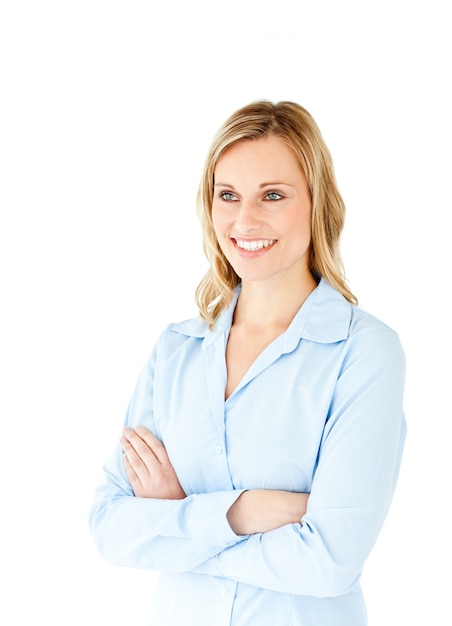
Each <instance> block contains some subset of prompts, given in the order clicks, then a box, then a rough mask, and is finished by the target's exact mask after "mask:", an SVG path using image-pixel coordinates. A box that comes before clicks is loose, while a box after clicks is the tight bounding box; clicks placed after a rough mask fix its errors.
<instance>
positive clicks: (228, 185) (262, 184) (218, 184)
mask: <svg viewBox="0 0 452 626" xmlns="http://www.w3.org/2000/svg"><path fill="white" fill-rule="evenodd" d="M278 185H285V186H286V187H294V185H291V184H290V183H283V182H282V181H279V182H268V183H261V184H260V185H259V189H263V188H264V187H275V186H278ZM213 186H214V187H228V188H229V189H234V185H230V184H228V183H221V182H214V184H213Z"/></svg>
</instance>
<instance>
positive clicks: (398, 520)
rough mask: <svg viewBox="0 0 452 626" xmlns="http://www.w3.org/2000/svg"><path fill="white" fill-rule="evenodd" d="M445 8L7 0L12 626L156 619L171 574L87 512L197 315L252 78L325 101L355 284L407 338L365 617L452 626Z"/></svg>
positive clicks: (2, 440)
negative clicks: (226, 141)
mask: <svg viewBox="0 0 452 626" xmlns="http://www.w3.org/2000/svg"><path fill="white" fill-rule="evenodd" d="M446 4H447V3H446V2H441V1H439V0H431V1H429V2H419V1H416V0H412V1H411V2H408V1H407V2H401V1H400V0H381V1H380V2H378V3H377V2H372V3H371V2H365V1H362V0H355V1H352V0H343V1H342V2H333V1H331V2H324V1H322V0H320V1H319V2H309V3H308V2H303V1H302V0H298V1H295V0H279V1H278V2H274V1H273V0H272V1H271V2H270V1H269V0H259V1H257V0H256V1H254V0H250V1H247V0H241V1H240V2H239V1H238V0H228V1H227V2H226V1H224V2H221V3H220V2H218V3H217V2H212V1H210V2H209V1H207V0H205V1H202V0H192V1H191V2H183V1H180V0H179V1H177V0H175V1H174V2H171V3H163V2H161V3H156V2H155V3H154V2H147V1H146V2H145V1H133V0H131V1H130V2H127V1H126V0H122V1H121V0H110V1H109V0H103V1H102V0H73V1H71V0H54V1H53V2H52V1H51V0H37V1H36V0H33V1H32V0H29V1H22V0H14V1H13V0H11V1H8V0H0V91H1V94H0V216H1V217H0V219H1V222H0V281H1V291H0V297H1V306H0V392H1V395H0V410H1V427H2V428H1V436H0V480H1V501H2V505H1V510H2V513H1V516H0V525H1V533H0V541H1V556H0V558H1V564H2V571H3V581H4V582H3V584H2V590H1V599H0V623H1V624H2V626H29V625H30V624H32V625H33V626H41V625H45V626H52V625H57V624H58V625H61V624H63V625H64V626H75V625H79V624H93V625H94V624H96V625H97V624H111V625H119V624H124V623H128V624H134V625H136V626H140V625H147V624H149V617H148V615H149V604H150V595H151V590H152V586H153V582H154V580H155V578H154V576H155V575H154V574H153V573H150V572H145V571H134V570H130V569H121V568H115V567H113V566H110V565H108V564H106V563H105V562H103V561H102V560H101V558H100V557H99V556H98V554H97V552H96V551H95V549H94V546H93V544H92V541H91V537H90V535H89V533H88V527H87V514H88V510H89V507H90V503H91V499H92V497H93V493H94V489H95V487H96V483H97V481H98V479H99V477H100V470H101V466H102V464H103V462H104V460H105V458H106V456H107V455H108V454H109V452H110V450H111V449H112V446H113V444H114V442H115V440H116V438H117V436H118V434H119V431H120V427H121V424H122V420H123V415H124V412H125V409H126V406H127V403H128V400H129V396H130V394H131V392H132V390H133V386H134V384H135V380H136V378H137V375H138V373H139V371H140V369H141V367H142V365H143V363H144V361H145V359H146V358H147V356H148V353H149V351H150V349H151V347H152V344H153V342H154V340H155V339H156V337H157V335H158V334H159V333H160V331H161V330H162V328H163V327H164V326H165V325H166V324H167V323H169V322H170V321H176V320H180V319H183V318H185V317H189V316H192V315H194V314H195V313H196V310H195V305H194V299H193V293H194V289H195V287H196V285H197V283H198V281H199V279H200V278H201V275H202V274H203V272H204V271H205V267H206V265H205V261H204V258H203V255H202V251H201V243H200V242H201V240H200V233H199V228H198V222H197V219H196V216H195V195H196V188H197V184H198V179H199V176H200V173H201V168H202V164H203V160H204V157H205V153H206V150H207V147H208V144H209V142H210V140H211V137H212V135H213V133H214V132H215V131H216V129H217V128H218V126H219V125H220V124H221V123H222V122H223V121H224V119H225V118H226V116H228V115H229V114H230V113H231V112H232V111H234V110H235V109H237V108H238V107H240V106H242V105H244V104H247V103H248V102H250V101H251V100H254V99H258V98H268V99H271V100H280V99H290V100H295V101H297V102H299V103H300V104H302V105H303V106H305V107H306V108H307V109H308V110H309V111H310V112H311V113H312V114H313V116H314V117H315V119H316V120H317V122H318V124H319V126H320V128H321V130H322V132H323V135H324V137H325V139H326V142H327V144H328V146H329V148H330V150H331V152H332V154H333V158H334V161H335V166H336V173H337V178H338V182H339V187H340V189H341V192H342V195H343V196H344V199H345V201H346V204H347V207H348V213H347V225H346V229H345V233H344V237H343V256H344V259H345V263H346V268H347V274H348V278H349V282H350V283H351V286H352V288H353V290H354V291H355V293H356V294H357V295H358V297H359V299H360V303H361V305H362V306H363V307H364V308H366V309H368V310H369V311H371V312H372V313H374V314H375V315H377V316H379V317H380V318H381V319H383V320H384V321H385V322H386V323H388V324H389V325H391V326H392V327H394V328H395V329H396V330H397V331H398V332H399V334H400V337H401V339H402V342H403V345H404V347H405V351H406V355H407V361H408V378H407V389H406V413H407V420H408V426H409V433H408V439H407V445H406V452H405V457H404V461H403V466H402V472H401V476H400V481H399V486H398V489H397V492H396V496H395V499H394V503H393V506H392V509H391V511H390V513H389V516H388V518H387V521H386V525H385V527H384V529H383V532H382V534H381V536H380V538H379V540H378V542H377V544H376V546H375V548H374V551H373V552H372V554H371V557H370V558H369V561H368V563H367V567H366V570H365V574H364V577H363V587H364V591H365V594H366V597H367V604H368V611H369V626H379V625H382V624H384V625H385V626H400V624H410V623H414V622H415V623H427V624H435V626H440V625H443V624H444V625H446V624H450V623H451V621H450V620H451V611H450V601H449V595H450V591H449V587H450V578H449V580H447V577H448V575H449V574H448V571H449V565H450V559H451V556H452V555H451V549H450V548H451V543H450V528H449V527H450V523H449V520H450V516H449V515H448V511H449V510H450V507H449V499H450V496H449V494H450V479H451V476H452V473H451V464H450V453H449V449H450V443H449V442H448V433H450V426H449V424H450V418H451V411H450V403H449V402H448V396H449V390H450V385H451V373H452V372H451V367H450V353H451V349H452V345H451V341H450V306H449V304H448V303H449V300H450V299H449V297H448V291H449V290H450V270H451V264H450V232H449V228H450V226H449V224H450V212H451V208H452V207H451V200H450V198H451V193H450V169H451V158H450V145H451V139H452V137H451V113H450V112H451V110H452V109H451V106H452V102H451V91H450V79H451V74H450V61H451V57H452V54H451V27H450V21H449V20H448V19H447V15H446ZM202 626H204V625H202ZM206 626H207V625H206ZM319 626H321V625H319Z"/></svg>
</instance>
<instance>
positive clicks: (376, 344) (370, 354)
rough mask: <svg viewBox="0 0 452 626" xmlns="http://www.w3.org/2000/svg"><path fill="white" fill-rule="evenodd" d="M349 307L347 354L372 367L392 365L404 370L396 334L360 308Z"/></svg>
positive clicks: (398, 339) (402, 353) (402, 352)
mask: <svg viewBox="0 0 452 626" xmlns="http://www.w3.org/2000/svg"><path fill="white" fill-rule="evenodd" d="M350 306H351V317H350V329H349V336H348V339H347V342H346V343H347V353H348V354H349V356H350V355H352V354H353V355H354V356H355V357H357V358H359V359H360V360H361V361H368V362H369V363H373V365H374V366H376V367H378V366H379V365H380V366H381V365H389V364H392V365H394V366H396V367H401V368H403V369H404V366H405V353H404V350H403V347H402V344H401V342H400V338H399V335H398V333H397V332H396V331H395V330H394V329H393V328H391V327H390V326H388V325H387V324H386V323H385V322H383V321H382V320H380V319H379V318H377V317H376V316H375V315H372V314H371V313H369V312H368V311H366V310H364V309H362V308H361V307H358V306H355V305H350Z"/></svg>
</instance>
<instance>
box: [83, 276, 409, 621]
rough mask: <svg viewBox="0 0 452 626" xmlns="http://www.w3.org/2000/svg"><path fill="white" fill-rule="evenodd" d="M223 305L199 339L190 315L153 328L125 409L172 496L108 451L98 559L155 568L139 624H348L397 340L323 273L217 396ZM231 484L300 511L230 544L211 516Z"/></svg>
mask: <svg viewBox="0 0 452 626" xmlns="http://www.w3.org/2000/svg"><path fill="white" fill-rule="evenodd" d="M237 297H238V290H237V292H236V294H235V299H234V301H233V303H232V304H231V306H230V307H229V309H228V310H227V311H226V312H224V314H223V315H222V316H221V318H220V319H219V321H218V323H217V326H216V328H215V329H214V330H213V331H211V330H209V329H208V328H207V326H206V324H205V323H204V322H203V321H202V320H201V319H193V320H189V321H185V322H182V323H179V324H173V325H170V326H169V327H168V328H167V329H166V330H165V331H164V332H163V333H162V335H161V336H160V339H159V340H158V342H157V344H156V346H155V348H154V350H153V352H152V354H151V356H150V358H149V361H148V362H147V364H146V366H145V368H144V370H143V372H142V373H141V376H140V378H139V380H138V383H137V386H136V389H135V392H134V394H133V396H132V399H131V402H130V405H129V408H128V411H127V416H126V424H127V425H129V426H131V427H134V426H137V425H138V424H143V425H145V426H147V427H148V428H150V429H151V430H152V431H153V432H154V433H155V434H156V435H157V437H159V438H160V439H161V440H162V441H163V443H164V444H165V446H166V449H167V451H168V454H169V457H170V459H171V461H172V463H173V465H174V468H175V470H176V473H177V475H178V477H179V480H180V482H181V484H182V487H183V488H184V490H185V493H186V494H187V498H185V499H184V500H178V501H171V500H158V499H145V498H137V497H134V495H133V491H132V489H131V486H130V484H129V482H128V480H127V477H126V475H125V472H124V469H123V464H122V452H121V449H120V447H119V445H118V447H117V448H116V450H115V451H114V454H113V455H112V457H111V458H110V459H109V460H108V462H107V463H106V465H105V467H104V473H103V478H102V481H101V483H100V485H99V487H98V490H97V492H96V495H95V500H94V503H93V507H92V510H91V513H90V525H91V530H92V534H93V537H94V539H95V542H96V544H97V547H98V549H99V551H100V553H101V554H102V556H103V557H104V558H105V559H107V560H108V561H110V562H111V563H115V564H117V565H123V566H129V567H139V568H147V569H150V570H159V571H160V572H161V574H160V577H159V580H158V582H157V587H156V589H155V593H154V600H153V607H154V613H155V614H154V617H153V621H152V624H153V625H154V626H169V625H171V626H180V625H181V624H184V626H200V625H202V626H275V624H281V625H284V626H289V625H294V626H295V625H296V626H342V625H343V626H363V625H365V624H366V621H367V620H366V610H365V605H364V601H363V598H362V594H361V590H360V586H359V579H360V574H361V571H362V568H363V565H364V562H365V559H366V558H367V556H368V554H369V552H370V550H371V549H372V546H373V545H374V542H375V540H376V538H377V535H378V533H379V531H380V528H381V526H382V523H383V520H384V518H385V516H386V513H387V511H388V507H389V505H390V502H391V499H392V496H393V492H394V488H395V484H396V480H397V475H398V471H399V465H400V459H401V455H402V449H403V444H404V439H405V420H404V415H403V408H402V400H403V387H404V375H405V359H404V354H403V350H402V348H401V345H400V342H399V339H398V337H397V335H396V334H395V333H394V331H392V330H391V329H390V328H388V327H387V326H386V325H384V324H383V323H382V322H380V321H379V320H377V319H376V318H375V317H373V316H371V315H369V314H368V313H366V312H364V311H363V310H362V309H360V308H358V307H355V306H352V305H351V304H349V303H348V302H347V301H346V300H345V299H344V298H343V297H342V295H340V294H339V293H338V292H337V291H336V290H334V289H333V288H332V287H331V286H330V285H329V284H328V283H327V282H326V281H325V280H323V279H322V280H321V281H320V283H319V285H318V287H317V288H316V289H315V290H314V291H313V292H312V293H311V295H310V296H309V297H308V299H307V300H306V301H305V303H304V304H303V306H302V307H301V309H300V310H299V312H298V313H297V315H296V316H295V318H294V320H293V321H292V323H291V325H290V326H289V328H288V329H287V331H286V332H284V333H283V334H282V335H281V336H279V337H278V338H277V339H275V340H274V341H273V343H271V345H269V346H268V347H267V348H266V349H265V350H264V352H263V353H262V354H261V355H260V356H259V357H258V358H257V359H256V361H255V362H254V364H253V365H252V366H251V368H250V369H249V371H248V372H247V374H246V375H245V376H244V378H243V380H242V381H241V382H240V384H239V385H238V387H237V388H236V389H235V391H234V393H233V394H232V395H231V396H230V397H229V398H228V400H226V402H225V400H224V390H225V384H226V365H225V347H226V342H227V338H228V334H229V329H230V326H231V320H232V315H233V311H234V307H235V303H236V300H237ZM246 489H284V490H292V491H297V492H309V493H310V494H311V495H310V497H309V503H308V510H307V513H306V515H305V516H304V517H303V519H302V520H301V521H300V523H297V524H287V525H286V526H283V527H282V528H279V529H277V530H273V531H271V532H268V533H262V534H256V535H250V536H245V537H243V536H237V535H235V533H234V532H233V531H232V529H231V528H230V526H229V524H228V522H227V519H226V513H227V511H228V509H229V507H230V506H231V505H232V504H233V502H234V501H235V500H236V499H237V498H238V496H239V495H240V494H241V493H242V491H243V490H246ZM388 566H389V564H388Z"/></svg>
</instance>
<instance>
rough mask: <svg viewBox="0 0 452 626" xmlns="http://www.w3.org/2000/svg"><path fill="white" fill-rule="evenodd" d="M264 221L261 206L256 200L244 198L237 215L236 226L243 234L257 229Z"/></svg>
mask: <svg viewBox="0 0 452 626" xmlns="http://www.w3.org/2000/svg"><path fill="white" fill-rule="evenodd" d="M261 223H262V219H261V214H260V207H259V205H258V204H257V203H256V202H255V201H254V200H251V199H249V200H246V199H243V200H242V202H241V204H240V208H239V211H238V214H237V217H236V221H235V227H236V229H237V232H239V233H240V234H241V235H246V234H247V233H249V232H251V231H253V230H257V229H259V228H260V226H261Z"/></svg>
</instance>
